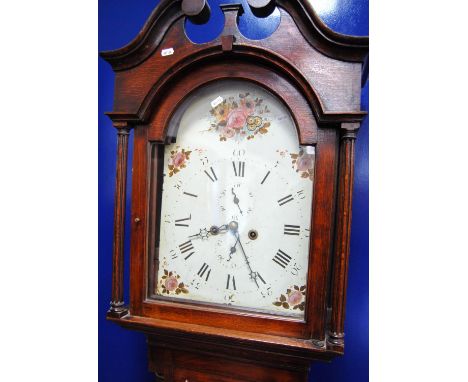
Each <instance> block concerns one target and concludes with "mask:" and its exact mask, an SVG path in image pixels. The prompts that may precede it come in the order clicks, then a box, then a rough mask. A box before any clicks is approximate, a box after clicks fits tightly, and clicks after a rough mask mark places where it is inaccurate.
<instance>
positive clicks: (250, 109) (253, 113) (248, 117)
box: [209, 93, 270, 141]
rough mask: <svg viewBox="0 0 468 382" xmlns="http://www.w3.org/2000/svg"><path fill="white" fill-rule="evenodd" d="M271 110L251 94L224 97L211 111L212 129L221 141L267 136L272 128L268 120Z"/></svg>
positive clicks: (261, 100)
mask: <svg viewBox="0 0 468 382" xmlns="http://www.w3.org/2000/svg"><path fill="white" fill-rule="evenodd" d="M268 113H270V110H269V108H268V106H267V105H263V99H261V98H258V97H256V98H255V99H254V98H253V97H252V96H251V95H250V93H244V94H239V95H238V96H237V97H224V100H223V102H221V103H220V104H219V105H217V106H216V107H214V108H212V109H211V110H210V114H211V116H212V118H211V122H210V123H211V127H210V129H209V131H212V130H215V131H217V132H218V133H219V140H220V141H226V140H228V139H232V138H233V139H244V138H247V139H248V140H250V139H253V138H254V137H255V136H256V135H257V134H266V133H267V132H268V128H269V127H270V122H269V120H268V118H267V115H268Z"/></svg>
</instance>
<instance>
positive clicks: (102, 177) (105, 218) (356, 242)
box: [98, 0, 369, 382]
mask: <svg viewBox="0 0 468 382" xmlns="http://www.w3.org/2000/svg"><path fill="white" fill-rule="evenodd" d="M229 2H233V1H229V0H210V1H209V3H210V5H211V9H212V16H211V18H210V21H209V22H208V23H207V24H206V25H203V26H195V25H191V24H190V23H188V25H187V33H188V35H189V37H190V38H191V40H192V41H194V42H205V41H209V40H211V39H213V38H214V37H215V36H217V35H218V34H219V33H220V31H221V29H222V25H223V24H222V22H223V17H222V15H221V11H220V10H219V8H218V6H217V5H218V4H221V3H229ZM311 2H312V4H313V5H314V6H315V9H316V11H317V12H318V13H319V15H320V16H321V17H322V19H323V21H324V22H325V23H326V24H327V25H328V26H329V27H331V28H332V29H334V30H335V31H337V32H341V33H345V34H354V35H368V32H369V16H368V0H311ZM157 3H158V1H157V0H154V1H148V0H99V50H100V51H101V50H110V49H116V48H120V47H121V46H123V45H125V44H127V43H128V42H129V41H130V40H132V39H133V38H134V37H135V36H136V35H137V33H138V32H139V30H140V29H141V27H142V26H143V24H144V22H145V21H146V19H147V18H148V16H149V15H150V13H151V11H152V10H153V9H154V7H155V5H156V4H157ZM245 3H246V2H245ZM244 8H245V9H246V13H245V14H244V16H243V17H242V18H241V20H240V25H239V27H240V29H241V32H242V33H243V34H244V35H246V36H247V37H250V38H256V39H258V38H263V37H266V36H268V35H269V34H270V33H271V32H272V31H274V29H275V28H276V25H277V24H278V22H279V19H278V17H277V13H273V14H272V15H271V16H270V17H268V18H267V19H256V18H255V17H254V16H253V15H251V14H250V13H249V12H248V7H247V6H246V4H244ZM276 12H277V11H276ZM113 81H114V76H113V73H112V70H111V68H110V66H109V65H108V64H107V63H106V62H104V61H103V60H102V59H99V130H98V134H99V180H98V182H99V196H98V197H99V309H98V313H99V318H98V320H99V381H100V382H108V381H112V382H133V381H139V382H145V381H148V382H149V381H152V382H154V377H153V375H152V374H150V373H149V372H148V371H147V355H146V343H145V337H144V335H143V334H140V333H137V332H133V331H128V330H125V329H121V328H120V327H118V326H117V325H114V324H111V323H110V322H107V321H106V320H105V315H106V311H107V309H108V306H109V301H110V298H111V271H112V267H111V259H112V238H113V214H114V211H113V203H114V181H115V155H116V134H115V131H114V128H113V127H112V124H111V123H110V120H109V119H108V118H107V117H106V116H105V115H104V114H103V113H104V112H105V111H110V110H112V100H113V90H114V86H113V84H114V82H113ZM368 106H369V85H368V84H366V86H365V87H364V89H363V92H362V109H363V110H368ZM368 128H369V125H368V118H366V119H365V121H364V123H363V124H362V127H361V130H360V132H359V136H358V140H357V145H356V169H355V182H354V201H353V223H352V237H351V259H350V265H349V284H348V298H347V313H346V325H345V331H346V350H345V351H346V353H345V356H344V357H340V358H337V359H335V360H334V361H333V362H332V363H330V364H322V363H320V364H319V363H317V364H314V365H312V374H311V375H312V376H313V377H312V378H310V380H311V381H313V382H325V381H327V382H336V381H340V382H345V381H357V382H361V381H362V382H365V381H367V380H368V379H369V342H368V341H369V335H368V334H369V333H368V326H369V314H368V312H369V310H368V308H369V299H368V291H369V288H368V286H369V273H368V271H369V263H368V251H369V238H368V232H369V183H368V174H369V150H368V149H369V129H368ZM132 146H133V139H132V136H131V138H130V146H129V147H130V152H129V158H130V163H129V168H131V158H132V155H133V150H132ZM130 185H131V172H129V179H128V190H129V194H128V200H129V196H130ZM129 208H130V205H128V206H127V216H129ZM127 232H129V231H128V224H127ZM128 250H129V245H128V240H127V243H126V255H127V261H126V264H125V274H126V276H127V277H126V283H127V287H126V291H128ZM125 301H126V302H128V293H127V295H126V296H125Z"/></svg>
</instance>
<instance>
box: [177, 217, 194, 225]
mask: <svg viewBox="0 0 468 382" xmlns="http://www.w3.org/2000/svg"><path fill="white" fill-rule="evenodd" d="M190 219H192V214H190V216H189V217H188V218H184V219H178V220H176V221H175V225H176V226H179V227H188V226H189V225H188V224H185V223H182V222H185V221H187V220H190Z"/></svg>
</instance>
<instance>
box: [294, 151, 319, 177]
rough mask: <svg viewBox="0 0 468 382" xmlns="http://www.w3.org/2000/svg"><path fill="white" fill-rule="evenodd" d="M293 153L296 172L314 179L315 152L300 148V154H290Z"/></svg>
mask: <svg viewBox="0 0 468 382" xmlns="http://www.w3.org/2000/svg"><path fill="white" fill-rule="evenodd" d="M289 155H291V160H292V165H293V168H295V169H296V172H298V173H300V174H301V177H303V178H309V179H310V180H312V181H313V180H314V160H315V155H314V154H308V153H306V152H305V151H304V150H302V149H301V150H300V151H299V153H298V154H289Z"/></svg>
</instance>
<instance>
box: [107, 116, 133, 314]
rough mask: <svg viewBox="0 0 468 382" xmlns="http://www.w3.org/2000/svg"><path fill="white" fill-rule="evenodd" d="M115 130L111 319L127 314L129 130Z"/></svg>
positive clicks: (121, 126) (121, 127) (123, 125)
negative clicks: (126, 240)
mask: <svg viewBox="0 0 468 382" xmlns="http://www.w3.org/2000/svg"><path fill="white" fill-rule="evenodd" d="M114 126H115V127H116V128H117V170H116V179H115V206H114V248H113V258H112V301H111V303H110V309H109V311H108V312H107V314H108V315H109V316H112V317H122V316H125V315H126V314H127V313H128V309H127V307H126V306H125V304H124V298H123V294H124V291H123V288H124V280H123V276H124V273H123V269H124V241H125V204H126V203H125V201H126V191H127V156H128V155H127V154H128V135H129V134H130V128H129V127H128V125H127V124H126V123H125V122H118V123H114Z"/></svg>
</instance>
